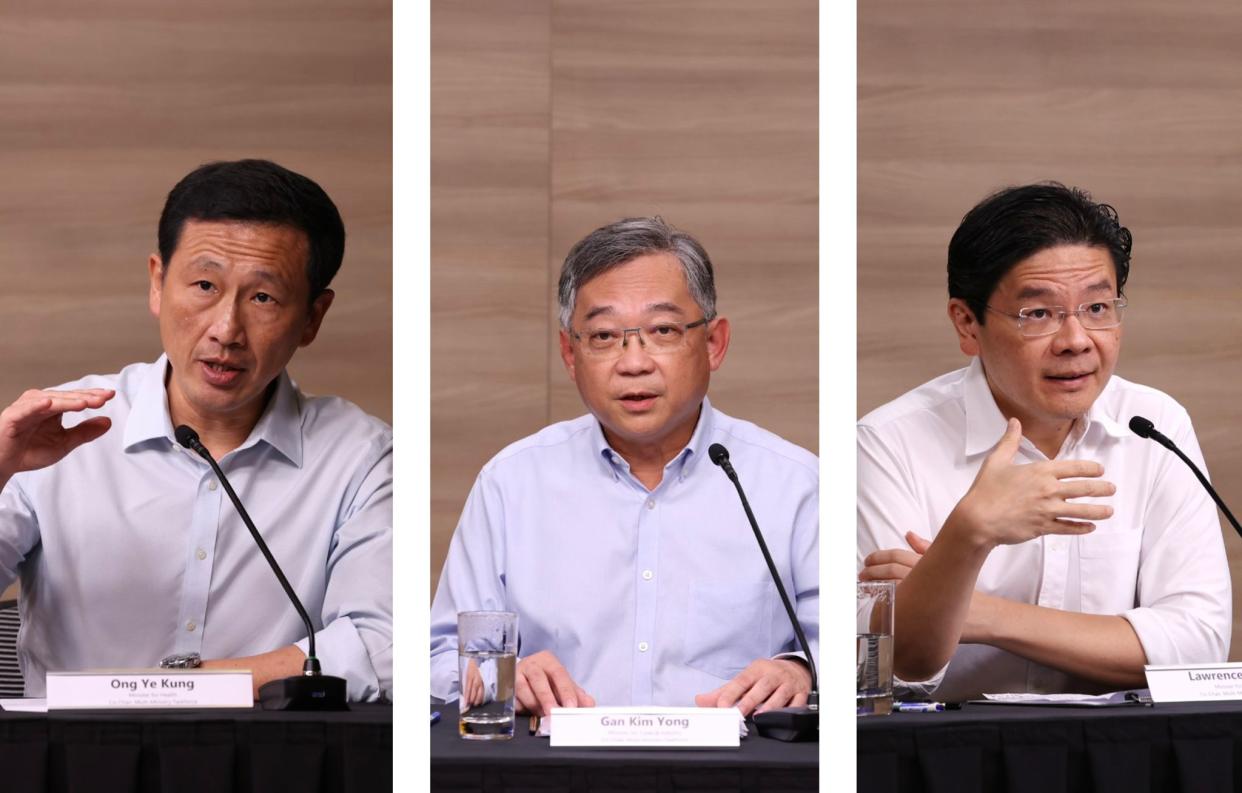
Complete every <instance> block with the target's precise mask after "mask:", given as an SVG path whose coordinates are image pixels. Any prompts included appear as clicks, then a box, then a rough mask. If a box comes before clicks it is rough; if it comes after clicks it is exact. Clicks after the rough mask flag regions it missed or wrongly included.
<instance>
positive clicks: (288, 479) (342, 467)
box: [0, 357, 392, 700]
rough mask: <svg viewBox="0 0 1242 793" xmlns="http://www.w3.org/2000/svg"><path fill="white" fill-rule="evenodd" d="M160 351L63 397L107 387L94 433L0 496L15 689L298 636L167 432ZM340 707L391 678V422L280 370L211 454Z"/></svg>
mask: <svg viewBox="0 0 1242 793" xmlns="http://www.w3.org/2000/svg"><path fill="white" fill-rule="evenodd" d="M166 365H167V362H166V359H165V358H163V357H161V358H160V359H159V360H158V361H156V362H155V363H154V364H134V365H132V366H128V367H126V368H125V369H124V370H123V371H121V372H120V373H119V374H116V375H109V376H91V377H87V378H85V379H83V380H80V381H78V382H76V383H71V384H68V385H66V386H63V387H64V388H112V389H115V390H116V392H117V394H116V396H115V397H114V398H113V399H112V400H111V401H110V402H108V403H107V404H106V405H104V407H103V408H101V409H99V410H91V411H84V412H82V413H80V414H72V415H67V416H66V417H65V424H66V425H67V426H68V425H72V424H75V423H77V422H78V421H82V420H84V419H86V418H88V417H90V416H97V415H103V416H109V417H110V418H111V419H112V427H111V429H109V430H108V432H107V433H105V434H104V436H103V437H102V438H100V439H98V440H96V441H93V442H91V443H88V444H86V445H84V446H81V447H79V448H78V449H76V450H74V451H73V452H71V453H70V454H69V455H68V456H67V457H66V458H65V459H63V460H61V461H60V462H59V463H57V464H56V465H53V466H51V467H49V468H44V469H41V470H38V471H31V472H28V473H23V474H18V475H17V476H15V477H13V478H12V479H11V480H10V481H9V483H8V485H7V486H6V487H5V489H4V491H3V493H0V587H3V586H7V585H8V584H9V583H10V582H11V581H12V580H13V579H14V578H15V577H17V576H18V575H19V574H20V576H21V583H22V594H21V599H20V605H21V616H22V630H21V635H20V637H19V640H18V656H19V659H20V662H21V666H22V672H23V674H24V675H25V678H26V693H27V695H28V696H43V692H44V675H45V673H46V672H47V671H49V670H52V671H58V670H80V669H93V668H106V667H151V666H154V665H155V664H157V663H158V662H159V660H160V659H161V658H163V657H164V656H166V655H169V654H171V653H188V652H197V653H200V654H201V655H202V656H203V658H228V657H236V656H246V655H255V654H258V653H264V652H268V651H270V650H276V649H279V648H281V647H284V646H287V645H289V644H293V643H295V642H296V643H297V644H298V646H299V647H301V649H302V650H303V652H305V651H306V641H305V636H306V629H305V627H304V626H303V624H302V621H301V620H300V619H299V618H298V616H297V613H296V612H295V611H294V609H293V606H292V605H291V604H290V603H289V600H288V598H287V597H286V596H285V593H284V591H283V590H282V589H281V587H280V584H279V582H277V580H276V578H275V577H274V576H273V575H272V572H271V570H270V569H269V568H268V566H267V563H266V562H265V561H264V559H263V557H262V555H261V554H260V553H259V550H258V548H257V547H256V546H255V544H254V540H253V538H252V537H251V536H250V533H249V532H248V531H247V530H246V527H245V524H243V523H242V521H241V518H240V517H239V516H238V515H237V512H236V511H235V510H234V508H233V504H232V502H230V501H229V499H228V496H227V495H226V494H225V492H224V488H223V487H221V486H220V485H219V483H218V482H217V481H216V477H215V475H214V474H213V473H212V471H211V468H210V467H209V466H208V465H207V463H206V462H205V461H204V460H203V459H202V458H200V457H199V456H198V455H196V454H194V453H193V452H190V451H189V450H187V449H184V448H182V447H181V446H180V445H179V444H177V442H176V441H175V440H174V439H173V426H172V422H171V419H170V418H169V414H168V400H167V397H166V395H165V391H164V374H165V367H166ZM219 463H220V467H221V468H222V469H223V471H224V473H225V474H226V475H227V476H228V478H229V481H230V482H231V483H232V485H233V488H234V490H236V491H237V495H238V496H239V497H240V498H241V500H242V503H243V504H245V506H246V509H247V511H248V512H249V513H250V516H251V518H252V519H253V520H254V523H255V526H256V527H257V528H258V529H259V532H260V533H261V534H262V535H263V538H264V540H266V542H267V544H268V546H269V547H270V548H271V551H272V553H273V555H274V556H275V557H276V560H277V561H278V562H279V563H280V565H281V567H282V568H283V570H284V572H285V575H286V576H287V577H288V578H289V583H290V584H291V585H292V586H293V589H294V591H296V592H297V593H298V596H299V597H300V598H301V600H302V602H303V604H304V605H305V606H306V610H307V612H308V613H309V614H310V617H311V621H312V622H313V623H314V624H315V641H316V653H317V655H318V656H319V658H320V661H321V662H322V664H323V671H324V673H325V674H330V675H338V676H341V677H344V678H346V680H347V681H348V694H349V697H350V699H352V700H363V699H373V698H375V697H377V696H378V695H379V692H380V691H381V690H384V691H388V690H390V689H391V686H392V430H391V428H390V427H389V426H388V425H387V424H385V423H383V422H382V421H379V420H378V419H375V418H373V417H371V416H368V415H366V414H365V413H363V412H362V411H361V410H359V409H358V408H357V407H356V406H354V405H353V404H351V403H349V402H346V401H345V400H342V399H336V398H321V397H308V396H306V395H304V394H302V393H301V392H299V391H298V389H297V387H296V386H295V385H294V384H293V382H292V381H291V380H290V379H289V376H288V374H287V373H282V374H281V376H280V378H279V379H278V381H277V386H276V390H275V393H274V394H273V396H272V398H271V400H270V401H269V403H268V406H267V409H266V410H265V412H264V413H263V415H262V416H261V417H260V419H259V422H258V424H257V425H255V428H254V430H253V431H252V432H251V433H250V437H249V438H247V439H246V441H245V443H243V444H242V445H241V446H240V447H238V448H237V449H235V450H233V451H232V452H229V453H228V454H226V455H224V457H223V458H222V459H220V460H219Z"/></svg>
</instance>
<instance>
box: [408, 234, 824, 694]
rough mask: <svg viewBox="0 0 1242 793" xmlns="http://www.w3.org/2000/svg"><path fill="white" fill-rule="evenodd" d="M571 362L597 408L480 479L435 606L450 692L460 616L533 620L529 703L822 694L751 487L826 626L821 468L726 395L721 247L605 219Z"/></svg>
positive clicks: (582, 293)
mask: <svg viewBox="0 0 1242 793" xmlns="http://www.w3.org/2000/svg"><path fill="white" fill-rule="evenodd" d="M558 299H559V303H560V310H561V317H560V319H561V329H560V350H561V359H562V361H563V362H564V364H565V368H566V370H567V371H568V373H569V377H570V379H571V380H573V382H574V383H575V384H576V385H577V387H578V392H579V394H580V395H581V396H582V400H583V402H584V403H585V404H586V407H587V409H588V410H589V411H590V414H589V415H586V416H582V417H581V418H578V419H574V420H572V421H565V422H561V423H558V424H553V425H552V426H550V427H547V428H545V429H543V430H542V431H540V432H538V433H536V434H535V435H532V436H530V437H528V438H525V439H523V440H520V441H518V442H517V443H514V444H512V445H511V446H509V447H508V448H506V449H504V450H502V451H501V452H500V453H499V454H498V455H496V456H495V457H494V458H493V459H492V460H491V461H490V462H489V463H488V464H487V465H486V466H484V468H483V470H482V472H481V473H480V474H479V477H478V479H477V480H476V482H475V485H474V488H473V490H472V491H471V493H470V496H469V498H468V500H467V502H466V506H465V509H464V510H463V512H462V516H461V521H460V522H459V523H458V525H457V531H456V533H455V534H454V535H453V539H452V543H451V545H450V547H449V552H448V557H447V558H446V560H445V563H444V571H443V574H442V575H441V577H440V583H439V588H438V589H437V591H436V596H435V602H434V603H433V605H432V610H431V677H432V694H433V695H435V696H438V697H442V698H445V699H447V698H450V697H453V696H456V695H457V693H458V690H459V685H458V680H457V677H458V671H457V642H456V615H457V613H458V612H461V611H473V610H510V611H515V612H517V614H518V620H519V627H518V633H519V642H520V644H519V647H518V656H519V661H518V667H517V680H516V686H517V701H518V704H519V707H520V708H521V709H523V710H526V711H530V712H532V713H536V714H541V715H542V714H546V713H547V712H548V710H549V709H550V708H552V707H555V706H557V705H561V706H570V707H573V706H589V705H594V704H596V703H599V704H603V705H630V704H634V705H647V704H654V705H683V706H686V705H694V704H698V705H700V706H706V707H714V706H721V707H728V706H731V705H735V704H736V705H737V706H738V707H739V708H740V709H741V710H742V711H743V712H746V713H749V712H751V711H752V710H754V709H756V708H776V707H783V706H785V705H789V704H804V703H805V702H806V699H807V694H808V692H809V689H810V673H809V671H808V668H807V667H806V665H805V664H804V662H803V661H802V660H801V653H800V652H798V647H797V646H796V644H795V637H794V632H793V629H792V627H791V626H790V623H789V620H788V618H787V617H786V615H785V612H784V608H783V607H782V605H781V601H780V599H779V596H778V594H777V591H776V587H775V585H774V584H773V583H772V580H771V577H770V575H769V573H768V570H767V566H766V565H765V563H764V560H763V555H762V554H761V552H760V550H759V548H758V547H757V544H756V542H755V538H754V534H753V533H752V531H751V529H750V525H749V523H748V521H747V518H746V514H745V512H744V511H743V509H742V505H741V503H740V501H739V500H738V497H737V492H736V491H735V490H734V488H733V485H732V483H731V482H730V481H729V480H728V478H727V477H726V476H725V474H724V472H723V471H721V470H719V469H718V468H717V467H716V466H715V465H713V464H712V461H711V460H710V459H709V458H708V454H707V450H708V447H709V446H711V445H712V444H713V443H721V444H723V445H725V446H726V447H727V448H728V449H729V451H730V452H731V454H732V458H731V459H732V462H733V465H734V467H735V468H736V470H737V473H738V476H739V477H740V479H741V481H742V483H743V485H744V487H745V488H746V492H747V495H748V497H749V499H750V503H751V506H752V508H753V510H754V513H755V516H756V518H757V520H758V522H759V525H760V527H761V529H762V530H763V531H764V532H765V539H766V542H767V544H768V547H769V549H770V551H771V553H772V557H773V559H774V560H775V563H776V567H777V570H778V571H779V573H780V576H781V579H782V582H783V583H784V585H785V588H786V590H787V592H788V593H789V596H790V598H791V599H796V609H797V613H798V616H799V618H800V620H801V622H802V624H803V626H804V627H805V632H806V634H807V637H808V641H809V643H810V644H811V651H812V653H814V652H815V646H816V643H817V639H818V603H819V570H818V534H819V506H818V505H819V500H818V486H819V478H818V470H817V469H818V466H817V461H816V459H815V457H814V456H813V455H812V454H810V453H809V452H807V451H805V450H803V449H800V448H798V447H796V446H794V445H792V444H790V443H788V442H787V441H784V440H782V439H780V438H778V437H776V436H775V435H772V434H771V433H769V432H765V431H764V430H762V429H760V428H759V427H757V426H755V425H753V424H750V423H748V422H745V421H740V420H738V419H734V418H731V417H729V416H726V415H725V414H724V413H721V412H720V411H719V410H716V409H715V408H713V407H712V405H711V403H710V402H709V401H708V399H707V387H708V381H709V377H710V374H711V373H712V372H714V371H715V370H716V369H717V368H718V367H719V366H720V365H721V363H722V362H723V361H724V357H725V352H726V350H727V349H728V346H729V334H730V327H729V322H728V320H727V319H724V318H723V317H719V316H717V314H716V290H715V283H714V276H713V271H712V265H711V261H710V259H708V256H707V252H706V251H705V250H703V248H702V246H701V245H700V244H699V243H698V242H697V241H696V240H695V239H694V238H692V237H690V236H689V235H688V234H685V233H683V232H680V231H677V230H675V229H673V228H671V227H670V226H668V225H667V224H665V223H664V221H663V220H661V219H660V218H631V219H627V220H622V221H619V222H617V223H613V224H611V225H609V226H604V227H603V228H600V229H597V230H596V231H594V232H592V233H591V234H590V235H588V236H587V237H586V238H585V239H583V240H582V241H581V242H579V243H578V244H577V245H575V246H574V248H573V249H572V250H571V251H570V252H569V255H568V257H567V258H566V259H565V264H564V266H563V268H562V270H561V277H560V286H559V290H558Z"/></svg>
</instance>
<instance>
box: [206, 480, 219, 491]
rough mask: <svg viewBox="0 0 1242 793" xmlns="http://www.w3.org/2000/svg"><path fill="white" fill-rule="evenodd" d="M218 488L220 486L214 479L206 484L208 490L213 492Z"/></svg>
mask: <svg viewBox="0 0 1242 793" xmlns="http://www.w3.org/2000/svg"><path fill="white" fill-rule="evenodd" d="M219 486H220V484H219V483H218V482H217V481H216V480H214V479H213V480H211V481H210V482H208V483H207V489H208V490H215V489H216V488H217V487H219Z"/></svg>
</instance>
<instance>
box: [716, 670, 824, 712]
mask: <svg viewBox="0 0 1242 793" xmlns="http://www.w3.org/2000/svg"><path fill="white" fill-rule="evenodd" d="M810 693H811V670H810V669H808V668H807V667H806V666H804V665H803V664H802V663H801V662H799V661H795V660H792V659H789V658H777V659H775V660H774V659H770V658H761V659H759V660H758V661H754V662H752V663H751V665H750V666H748V667H746V668H745V669H743V670H742V671H741V672H740V673H738V675H737V677H735V678H733V679H732V680H730V681H729V682H728V683H725V684H724V685H723V686H721V687H720V688H716V689H713V690H711V691H708V692H707V693H705V694H699V695H697V696H695V698H694V704H695V705H698V706H699V707H700V708H729V707H734V706H736V707H737V709H738V710H740V711H741V712H742V715H743V716H749V715H750V714H751V713H752V712H761V711H765V710H772V709H773V708H783V707H785V706H786V705H805V704H806V700H807V695H808V694H810Z"/></svg>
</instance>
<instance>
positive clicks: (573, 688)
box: [516, 650, 595, 717]
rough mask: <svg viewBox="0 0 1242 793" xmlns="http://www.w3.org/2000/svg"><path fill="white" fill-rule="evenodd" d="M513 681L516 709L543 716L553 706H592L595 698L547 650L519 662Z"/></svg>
mask: <svg viewBox="0 0 1242 793" xmlns="http://www.w3.org/2000/svg"><path fill="white" fill-rule="evenodd" d="M516 684H517V691H516V694H517V710H518V713H529V714H531V715H534V716H539V717H543V716H547V715H548V714H549V713H551V712H552V708H593V707H595V698H594V697H592V696H591V695H590V694H588V693H587V692H585V691H583V690H582V688H581V687H580V686H579V685H578V684H577V683H575V682H574V681H573V679H572V678H571V677H570V676H569V672H567V671H565V667H564V666H563V665H562V664H561V662H560V661H559V660H557V657H556V656H555V655H553V654H552V653H550V652H548V651H547V650H544V651H542V652H538V653H535V654H534V655H532V656H529V657H527V658H523V659H522V660H521V661H520V662H518V665H517V681H516Z"/></svg>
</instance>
